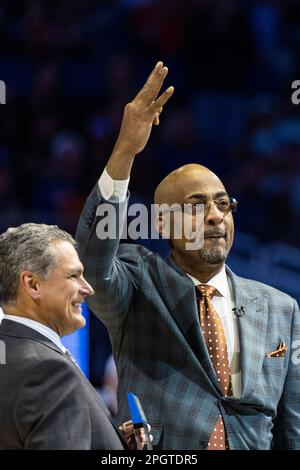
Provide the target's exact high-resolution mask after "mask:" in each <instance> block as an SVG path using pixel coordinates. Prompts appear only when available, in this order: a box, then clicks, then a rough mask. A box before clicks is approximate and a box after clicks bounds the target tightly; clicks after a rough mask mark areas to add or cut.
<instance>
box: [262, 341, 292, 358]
mask: <svg viewBox="0 0 300 470" xmlns="http://www.w3.org/2000/svg"><path fill="white" fill-rule="evenodd" d="M287 350H288V347H287V345H286V344H285V343H280V345H279V346H278V349H275V351H271V352H269V353H267V354H266V357H284V356H285V353H286V352H287Z"/></svg>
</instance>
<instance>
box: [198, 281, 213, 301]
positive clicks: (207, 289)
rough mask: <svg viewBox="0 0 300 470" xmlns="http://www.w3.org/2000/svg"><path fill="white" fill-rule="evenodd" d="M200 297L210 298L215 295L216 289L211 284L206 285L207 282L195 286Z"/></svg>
mask: <svg viewBox="0 0 300 470" xmlns="http://www.w3.org/2000/svg"><path fill="white" fill-rule="evenodd" d="M197 289H198V290H199V292H200V294H201V296H202V297H209V298H210V299H211V298H212V297H213V296H214V295H215V293H216V292H217V289H216V288H215V287H213V286H208V285H207V284H200V285H199V286H197Z"/></svg>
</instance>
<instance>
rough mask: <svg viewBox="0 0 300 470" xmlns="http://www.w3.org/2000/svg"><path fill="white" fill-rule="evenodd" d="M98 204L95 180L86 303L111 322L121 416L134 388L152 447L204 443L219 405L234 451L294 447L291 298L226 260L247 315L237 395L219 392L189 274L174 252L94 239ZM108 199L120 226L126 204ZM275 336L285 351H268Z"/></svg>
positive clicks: (84, 254) (297, 397) (296, 335)
mask: <svg viewBox="0 0 300 470" xmlns="http://www.w3.org/2000/svg"><path fill="white" fill-rule="evenodd" d="M101 202H104V201H103V200H102V201H101V195H100V192H99V189H98V185H96V187H95V189H94V190H93V191H92V193H91V194H90V196H89V198H88V199H87V202H86V204H85V207H84V209H83V212H82V215H81V218H80V221H79V224H78V228H77V241H78V245H79V254H80V257H81V259H82V261H83V263H84V266H85V276H86V278H87V280H88V281H89V282H90V283H91V284H92V286H93V287H94V289H95V295H94V296H93V297H91V298H90V299H89V300H88V304H89V307H90V308H91V310H92V311H93V312H94V313H95V315H97V316H98V317H99V318H100V319H101V320H102V322H103V323H104V324H105V325H106V327H107V329H108V332H109V335H110V339H111V344H112V349H113V354H114V358H115V361H116V364H117V370H118V377H119V389H118V402H119V411H118V416H117V420H118V422H123V421H125V420H127V419H128V418H129V412H128V407H127V400H126V396H127V392H129V391H130V392H134V393H136V394H137V395H138V397H139V398H140V400H141V403H142V405H143V407H144V410H145V414H146V416H147V418H148V421H149V422H150V424H151V426H152V431H153V435H154V448H158V449H159V448H160V449H176V450H190V449H193V450H195V449H206V448H207V444H208V440H209V436H210V434H211V432H212V430H213V427H214V424H215V422H216V420H217V417H218V415H219V414H220V413H221V414H222V415H223V419H224V422H225V426H226V430H227V434H228V441H229V446H230V449H271V448H276V449H300V313H299V308H298V305H297V303H296V301H295V300H294V299H292V298H291V297H289V296H288V295H286V294H284V293H282V292H280V291H278V290H276V289H273V288H271V287H269V286H267V285H264V284H261V283H259V282H256V281H251V280H248V279H243V278H241V277H238V276H236V275H235V274H234V273H233V272H232V271H230V269H229V268H227V275H228V276H229V277H230V280H231V283H232V286H233V293H234V300H235V304H236V305H237V306H240V305H243V306H244V307H245V315H244V316H243V317H239V318H238V330H239V339H240V349H241V354H240V361H241V374H242V393H241V397H239V398H237V397H224V395H223V393H222V390H221V389H220V387H219V384H218V381H217V376H216V373H215V371H214V369H213V366H212V365H211V362H210V359H209V356H208V352H207V348H206V345H205V342H204V340H203V338H202V335H201V332H200V328H199V319H198V311H197V303H196V295H195V288H194V284H193V282H192V281H191V280H190V278H189V277H188V276H187V275H186V274H185V273H184V272H183V271H182V270H181V269H180V268H179V267H178V266H177V265H176V264H175V263H174V262H173V261H172V259H171V258H170V257H169V258H167V259H162V258H161V257H160V256H159V255H157V254H155V253H152V252H151V251H149V250H147V249H146V248H144V247H142V246H139V245H132V244H121V245H120V246H119V241H118V239H116V240H99V238H98V237H97V232H98V234H100V232H101V231H103V227H102V225H101V222H102V221H103V217H104V215H100V216H99V213H100V212H101V205H100V206H99V204H101ZM98 206H99V207H98ZM111 206H112V207H113V208H114V209H115V210H116V211H117V212H118V211H120V225H122V218H123V217H124V213H125V212H126V207H125V205H124V204H120V205H119V204H111ZM97 208H98V209H97ZM97 214H98V215H97ZM105 217H107V214H106V215H105ZM99 222H100V224H99ZM281 342H283V343H285V344H286V345H287V346H288V350H287V352H286V355H285V357H272V358H268V357H266V354H267V353H268V352H270V351H274V350H276V349H277V348H278V345H279V344H280V343H281Z"/></svg>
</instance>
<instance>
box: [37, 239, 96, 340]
mask: <svg viewBox="0 0 300 470" xmlns="http://www.w3.org/2000/svg"><path fill="white" fill-rule="evenodd" d="M51 250H52V251H53V255H54V256H55V258H56V263H55V266H54V267H53V268H52V269H51V271H50V273H49V275H48V279H46V280H41V279H40V280H39V291H40V292H39V314H40V321H41V322H42V323H44V324H46V325H48V326H49V327H50V328H52V329H53V330H54V331H56V332H57V333H58V334H59V336H66V335H69V334H71V333H73V332H74V331H76V330H77V329H78V328H82V327H83V326H84V325H85V318H84V317H83V315H82V307H81V304H82V303H83V301H84V299H85V297H86V296H89V295H92V294H93V289H92V287H91V286H90V285H89V284H88V283H87V281H86V280H85V279H84V277H83V266H82V263H81V262H80V260H79V257H78V254H77V251H76V250H75V248H74V247H73V246H72V245H71V243H69V242H67V241H56V242H54V243H52V244H51Z"/></svg>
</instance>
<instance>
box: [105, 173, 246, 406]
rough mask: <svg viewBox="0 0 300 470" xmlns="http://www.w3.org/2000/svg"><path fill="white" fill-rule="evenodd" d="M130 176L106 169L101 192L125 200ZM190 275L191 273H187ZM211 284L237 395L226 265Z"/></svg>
mask: <svg viewBox="0 0 300 470" xmlns="http://www.w3.org/2000/svg"><path fill="white" fill-rule="evenodd" d="M128 184H129V178H128V179H126V180H113V179H112V178H111V176H110V175H109V174H108V173H107V171H106V169H104V171H103V173H102V175H101V177H100V179H99V181H98V185H99V189H100V193H101V194H102V196H103V197H104V199H106V200H107V201H108V200H111V201H115V202H123V201H124V200H125V198H126V193H127V189H128ZM187 275H188V276H189V274H187ZM189 277H190V278H191V279H192V281H193V282H194V284H195V286H197V285H199V284H201V282H199V281H198V280H197V279H195V278H193V277H192V276H189ZM208 284H209V285H210V286H213V287H215V288H216V289H217V293H216V295H215V296H214V297H213V298H212V302H213V305H214V307H215V309H216V311H217V313H218V315H219V317H220V319H221V321H222V324H223V328H224V332H225V337H226V342H227V351H228V356H229V363H230V370H231V380H232V393H233V396H235V397H240V395H241V371H240V343H239V335H238V325H237V318H236V316H235V315H234V314H233V311H232V308H233V307H234V303H233V295H232V289H231V286H230V282H229V279H228V277H227V274H226V270H225V266H223V268H222V270H221V271H220V272H219V273H218V274H216V275H215V276H214V277H213V278H211V279H210V280H209V282H208Z"/></svg>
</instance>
